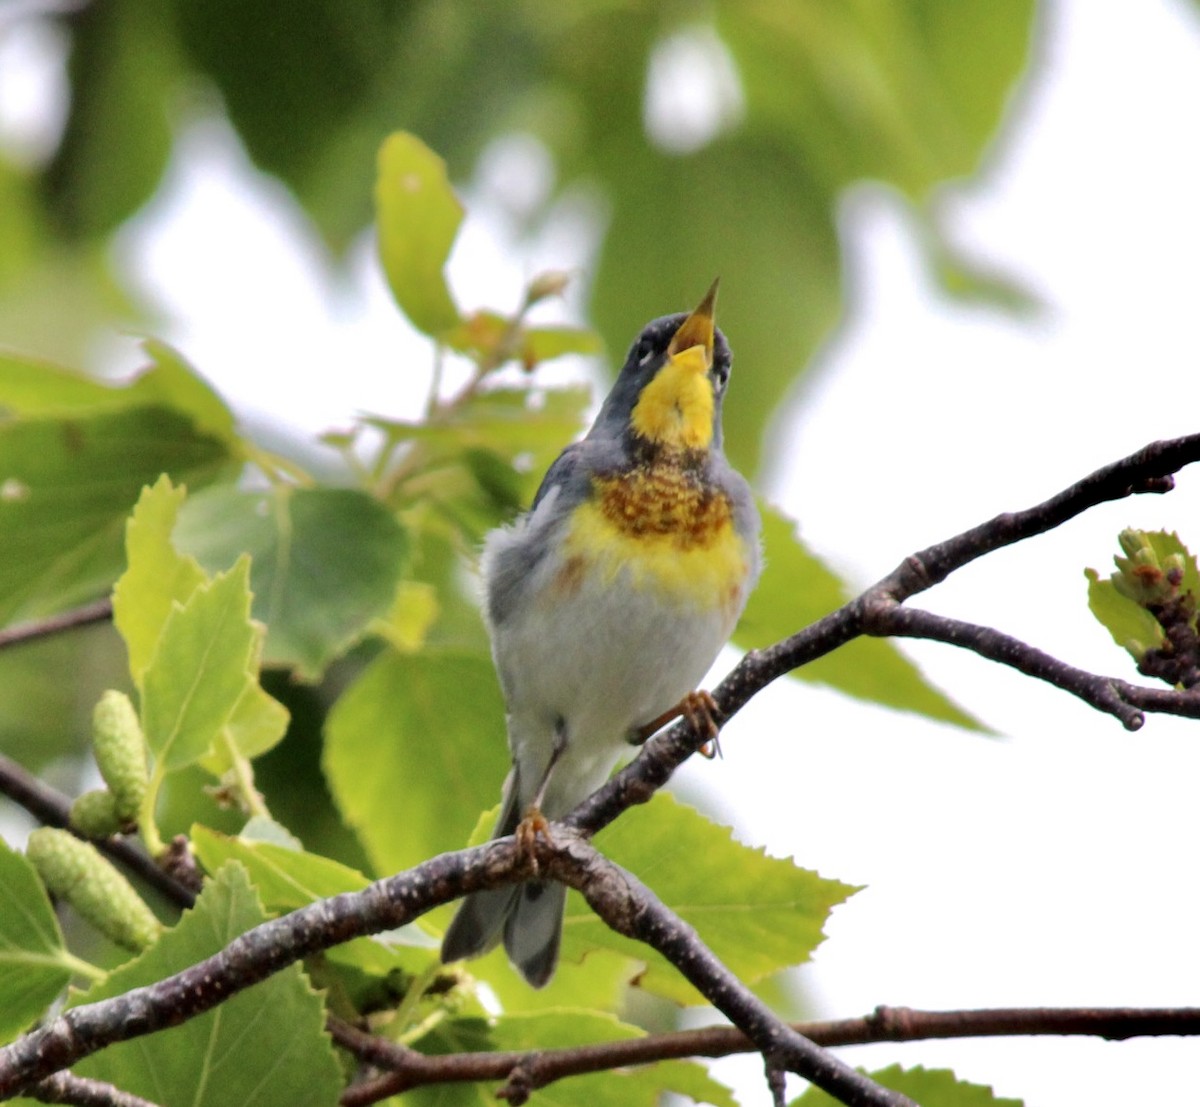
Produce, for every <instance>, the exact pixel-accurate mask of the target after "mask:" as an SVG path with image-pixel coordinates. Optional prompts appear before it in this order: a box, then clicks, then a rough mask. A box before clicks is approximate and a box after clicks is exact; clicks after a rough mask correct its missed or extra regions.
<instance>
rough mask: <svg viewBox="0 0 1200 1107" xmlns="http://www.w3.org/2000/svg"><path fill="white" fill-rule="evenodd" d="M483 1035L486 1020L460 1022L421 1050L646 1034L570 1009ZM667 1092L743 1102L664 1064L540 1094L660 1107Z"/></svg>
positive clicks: (564, 1083)
mask: <svg viewBox="0 0 1200 1107" xmlns="http://www.w3.org/2000/svg"><path fill="white" fill-rule="evenodd" d="M459 1024H465V1025H459ZM472 1024H474V1027H472ZM472 1029H474V1033H473V1034H472V1033H471V1031H472ZM483 1032H484V1027H483V1026H482V1025H480V1020H466V1019H461V1020H456V1023H455V1024H452V1025H451V1026H450V1027H449V1028H448V1029H447V1030H446V1032H445V1033H444V1034H442V1035H436V1034H435V1035H430V1036H427V1037H426V1038H423V1039H422V1040H421V1041H420V1042H419V1043H418V1046H419V1048H421V1049H422V1050H423V1051H427V1052H433V1053H441V1052H449V1051H451V1050H458V1049H463V1048H475V1049H479V1048H486V1049H494V1050H516V1051H520V1052H525V1051H528V1050H531V1051H535V1052H536V1051H537V1050H542V1049H572V1048H576V1047H579V1046H586V1045H592V1044H595V1043H599V1042H623V1041H628V1040H629V1039H631V1038H640V1037H643V1036H644V1033H645V1032H644V1031H642V1030H640V1029H638V1028H637V1027H636V1026H630V1025H629V1024H628V1023H623V1022H621V1021H620V1020H618V1019H616V1018H614V1017H612V1016H610V1015H604V1014H600V1013H599V1012H596V1011H585V1010H571V1009H570V1008H556V1009H555V1010H553V1011H542V1012H538V1013H531V1014H527V1015H508V1016H505V1017H503V1018H500V1019H496V1020H495V1021H494V1022H493V1023H492V1024H491V1025H490V1026H488V1027H487V1036H486V1039H485V1040H484V1041H482V1042H481V1041H480V1040H479V1039H480V1037H481V1036H482V1034H483ZM464 1039H466V1040H464ZM664 1093H674V1094H676V1095H681V1096H686V1097H687V1098H688V1099H691V1100H693V1101H695V1102H696V1103H712V1104H716V1105H717V1107H735V1105H736V1102H737V1101H736V1100H735V1099H734V1097H733V1094H732V1093H731V1092H730V1090H729V1089H728V1088H727V1087H725V1085H723V1084H721V1083H719V1082H718V1081H716V1080H714V1079H713V1078H712V1077H711V1076H709V1075H708V1073H707V1071H706V1070H705V1069H704V1067H703V1066H702V1065H700V1064H696V1063H694V1062H690V1061H660V1062H658V1063H657V1064H653V1065H642V1066H637V1067H633V1068H628V1069H618V1070H614V1071H611V1072H599V1073H591V1074H586V1075H582V1076H573V1077H571V1078H570V1079H568V1080H560V1081H557V1082H556V1083H555V1084H553V1085H551V1086H550V1087H549V1088H546V1089H544V1090H543V1091H541V1092H539V1095H540V1096H543V1097H546V1100H547V1102H552V1103H554V1104H555V1105H556V1107H639V1105H642V1107H656V1105H657V1104H658V1103H660V1102H661V1100H662V1096H663V1095H664ZM438 1095H439V1093H438V1090H437V1089H424V1090H418V1091H414V1092H409V1093H408V1094H407V1096H406V1099H407V1098H408V1097H412V1099H413V1102H415V1103H434V1102H441V1100H440V1099H439V1098H438Z"/></svg>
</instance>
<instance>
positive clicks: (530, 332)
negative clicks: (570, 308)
mask: <svg viewBox="0 0 1200 1107" xmlns="http://www.w3.org/2000/svg"><path fill="white" fill-rule="evenodd" d="M603 351H604V343H603V342H601V341H600V336H599V335H598V334H596V332H595V331H589V330H584V329H583V328H581V327H528V328H526V330H525V331H524V332H523V334H522V342H521V359H522V361H524V363H525V364H526V365H530V366H532V365H540V364H541V363H542V362H543V361H551V360H553V359H554V358H556V357H562V356H563V355H565V354H583V355H594V354H599V353H602V352H603Z"/></svg>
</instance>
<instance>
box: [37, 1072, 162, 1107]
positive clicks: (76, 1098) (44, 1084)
mask: <svg viewBox="0 0 1200 1107" xmlns="http://www.w3.org/2000/svg"><path fill="white" fill-rule="evenodd" d="M25 1095H26V1096H28V1097H29V1098H30V1099H36V1100H37V1101H38V1102H39V1103H66V1104H70V1105H71V1107H158V1104H156V1103H152V1102H151V1101H150V1100H148V1099H143V1098H142V1097H141V1096H140V1095H134V1094H133V1093H132V1092H123V1091H121V1089H120V1088H116V1087H114V1086H113V1085H112V1084H106V1083H105V1082H104V1081H103V1080H90V1079H88V1078H87V1077H83V1076H75V1075H74V1074H73V1073H69V1072H56V1073H54V1075H53V1076H47V1077H46V1079H45V1080H39V1081H38V1082H37V1083H36V1084H34V1085H33V1086H32V1087H31V1088H27V1089H26V1090H25Z"/></svg>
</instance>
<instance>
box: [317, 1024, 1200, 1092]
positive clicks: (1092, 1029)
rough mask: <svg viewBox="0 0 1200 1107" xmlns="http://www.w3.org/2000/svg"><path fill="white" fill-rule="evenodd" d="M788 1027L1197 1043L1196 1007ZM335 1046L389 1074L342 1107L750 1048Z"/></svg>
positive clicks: (727, 1041)
mask: <svg viewBox="0 0 1200 1107" xmlns="http://www.w3.org/2000/svg"><path fill="white" fill-rule="evenodd" d="M791 1026H792V1029H793V1030H795V1031H796V1032H797V1033H799V1034H803V1035H804V1036H805V1037H806V1038H808V1039H809V1040H810V1041H813V1042H816V1043H817V1044H818V1045H823V1046H854V1045H868V1044H871V1043H875V1042H915V1041H932V1040H935V1039H948V1038H999V1037H1013V1036H1018V1035H1019V1036H1021V1037H1037V1036H1042V1037H1047V1036H1055V1037H1059V1036H1068V1035H1070V1036H1075V1037H1092V1038H1103V1039H1105V1040H1106V1041H1124V1040H1126V1039H1128V1038H1137V1037H1165V1036H1179V1037H1183V1036H1187V1037H1195V1036H1197V1035H1200V1007H1002V1008H984V1009H974V1010H965V1011H920V1010H915V1009H913V1008H910V1007H877V1008H876V1009H875V1010H874V1011H873V1012H872V1013H871V1014H869V1015H863V1016H861V1017H859V1018H853V1019H824V1020H820V1021H812V1022H798V1023H792V1024H791ZM333 1038H334V1041H336V1042H337V1043H338V1045H340V1046H342V1047H343V1048H344V1049H347V1050H349V1051H350V1052H351V1053H353V1054H354V1055H355V1056H356V1057H358V1058H359V1059H360V1060H362V1061H364V1062H365V1063H367V1064H370V1065H373V1066H375V1067H376V1068H380V1069H387V1070H389V1071H388V1072H387V1073H386V1074H384V1075H383V1076H379V1077H375V1078H374V1079H372V1080H365V1081H362V1082H361V1083H359V1084H355V1085H353V1086H352V1087H350V1088H348V1089H347V1090H346V1091H345V1093H343V1095H342V1099H341V1103H342V1107H367V1105H368V1104H372V1103H378V1102H380V1101H381V1100H384V1099H387V1098H388V1097H390V1096H393V1095H397V1094H399V1093H401V1092H404V1091H407V1090H408V1089H409V1088H415V1087H424V1086H425V1085H428V1084H450V1083H458V1082H466V1081H480V1080H505V1079H507V1078H508V1076H509V1074H510V1073H511V1072H512V1071H513V1070H514V1069H515V1068H518V1067H523V1068H524V1070H525V1071H526V1072H527V1073H529V1074H532V1075H533V1077H534V1079H535V1081H536V1086H537V1087H539V1088H544V1087H546V1086H547V1085H549V1084H552V1083H554V1082H555V1081H556V1080H561V1079H563V1078H564V1077H569V1076H582V1075H585V1074H587V1073H596V1072H609V1071H611V1070H613V1069H616V1068H627V1067H630V1066H633V1065H652V1064H655V1063H657V1062H659V1061H671V1060H680V1059H683V1058H687V1057H707V1058H718V1057H730V1056H732V1055H734V1054H738V1053H750V1052H752V1051H754V1050H755V1048H756V1047H755V1045H754V1043H753V1042H751V1041H750V1039H749V1038H747V1037H746V1035H745V1034H743V1033H742V1032H741V1031H740V1030H738V1029H737V1028H736V1027H733V1026H706V1027H702V1028H700V1029H696V1030H677V1031H673V1032H671V1033H666V1034H647V1035H645V1036H644V1037H641V1038H627V1039H624V1040H622V1041H616V1042H600V1043H597V1044H594V1045H586V1046H574V1047H568V1048H563V1049H545V1050H536V1051H529V1052H521V1051H518V1050H508V1051H496V1052H475V1053H438V1054H426V1053H418V1052H417V1051H416V1050H414V1049H412V1048H410V1047H408V1046H402V1045H398V1044H397V1043H395V1042H392V1041H389V1040H388V1039H385V1038H380V1037H377V1036H376V1035H374V1034H367V1033H365V1032H364V1031H361V1030H356V1029H354V1028H353V1027H349V1026H347V1025H346V1024H345V1023H342V1024H341V1026H340V1027H339V1028H338V1029H337V1030H334V1031H333Z"/></svg>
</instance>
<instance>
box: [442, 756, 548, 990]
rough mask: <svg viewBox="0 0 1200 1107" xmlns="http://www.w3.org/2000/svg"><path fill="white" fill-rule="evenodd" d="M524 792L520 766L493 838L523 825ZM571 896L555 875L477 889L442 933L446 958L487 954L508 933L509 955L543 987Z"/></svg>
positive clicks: (506, 787)
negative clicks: (521, 794)
mask: <svg viewBox="0 0 1200 1107" xmlns="http://www.w3.org/2000/svg"><path fill="white" fill-rule="evenodd" d="M519 792H520V788H519V784H518V781H517V778H516V769H515V768H514V769H513V771H512V772H511V773H509V777H508V780H507V781H506V782H505V785H504V807H503V808H502V809H501V812H500V818H499V819H498V820H497V822H496V830H495V832H494V834H493V835H492V837H493V838H503V837H504V836H505V835H508V834H512V833H513V832H514V831H515V830H516V829H517V823H518V822H519V821H520V811H519V804H518V800H517V796H518V794H519ZM566 898H567V890H566V888H565V887H563V885H561V884H556V883H553V882H549V881H529V882H527V883H525V884H517V885H514V886H512V887H509V888H489V889H487V890H485V891H482V892H472V893H471V894H470V895H469V896H467V897H466V898H465V899H464V900H463V901H462V903H461V904H460V905H459V908H458V913H457V914H456V915H455V916H454V919H453V920H452V921H451V923H450V926H449V928H448V929H447V930H446V935H445V937H444V938H443V939H442V960H443V961H447V962H448V961H460V960H462V959H463V958H466V957H479V956H482V955H483V954H485V953H487V952H488V951H489V950H490V949H492V948H494V947H495V945H496V944H497V943H498V942H499V941H500V939H501V938H502V937H503V939H504V949H505V951H506V952H507V953H508V959H509V960H510V961H511V962H512V963H513V965H514V966H515V967H516V968H517V970H518V971H519V972H520V974H521V975H522V976H523V977H524V978H525V979H526V980H527V981H528V982H529V983H530V984H532V985H533V986H534V987H535V988H541V987H542V986H543V985H545V984H546V983H548V982H549V980H550V977H552V976H553V975H554V967H555V965H556V964H558V947H559V943H560V941H561V938H562V921H563V907H564V905H565V903H566Z"/></svg>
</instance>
